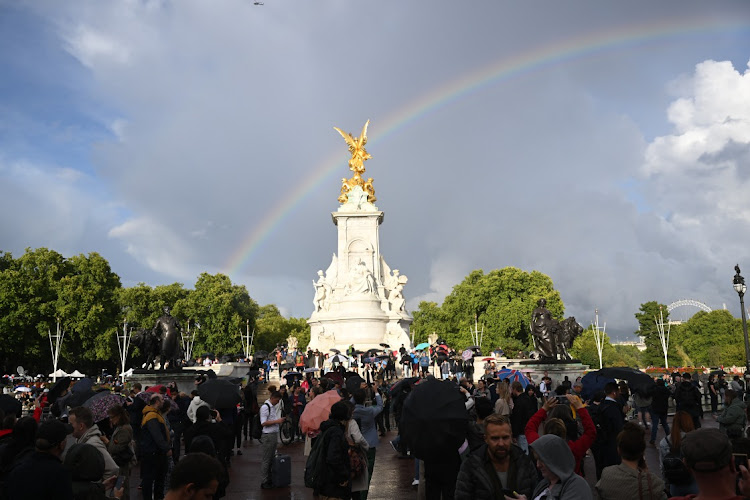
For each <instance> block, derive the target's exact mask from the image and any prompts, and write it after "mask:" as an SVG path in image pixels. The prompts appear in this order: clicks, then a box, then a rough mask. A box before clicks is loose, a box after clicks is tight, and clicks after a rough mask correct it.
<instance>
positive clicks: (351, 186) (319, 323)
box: [307, 121, 412, 352]
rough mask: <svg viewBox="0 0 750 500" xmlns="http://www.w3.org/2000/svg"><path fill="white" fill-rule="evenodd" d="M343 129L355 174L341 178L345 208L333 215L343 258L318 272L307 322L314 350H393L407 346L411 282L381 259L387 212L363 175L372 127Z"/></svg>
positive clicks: (341, 199) (340, 257)
mask: <svg viewBox="0 0 750 500" xmlns="http://www.w3.org/2000/svg"><path fill="white" fill-rule="evenodd" d="M368 124H369V121H368ZM336 130H338V129H336ZM338 131H339V133H340V134H341V135H342V136H343V137H344V139H345V140H346V142H347V144H349V151H350V152H351V154H352V158H351V159H350V160H349V168H350V169H351V170H352V171H353V172H354V176H353V177H352V178H351V179H342V187H341V196H339V202H340V203H341V206H339V208H338V210H337V211H336V212H333V213H332V214H331V215H332V217H333V223H334V224H336V226H337V227H338V256H337V254H336V253H334V254H333V258H332V259H331V264H330V265H329V266H328V269H327V270H326V271H325V272H323V271H322V270H320V271H318V279H317V280H313V285H314V287H315V296H314V298H313V305H314V309H313V313H312V315H311V316H310V319H309V320H308V321H307V322H308V324H309V325H310V348H312V349H319V350H321V351H323V352H328V350H329V349H331V348H334V347H335V348H338V349H340V350H341V351H342V352H344V351H345V350H346V348H347V347H348V346H349V345H351V344H354V346H355V348H357V349H360V350H366V349H369V348H371V347H378V346H379V344H381V343H385V344H388V345H389V346H390V347H391V348H392V349H398V348H399V347H401V344H404V345H405V346H407V347H408V346H409V344H410V340H409V325H410V324H411V322H412V318H411V316H410V315H409V313H408V312H407V311H406V306H405V301H404V296H403V289H404V285H406V282H407V281H408V279H407V277H406V276H404V275H402V274H400V273H399V271H398V269H393V270H391V269H390V268H389V267H388V264H386V262H385V259H384V258H383V256H382V255H380V236H379V233H378V228H379V226H380V224H381V223H382V222H383V212H381V211H380V210H378V207H376V206H375V205H374V202H375V201H377V200H376V198H375V189H374V188H373V184H372V179H371V178H370V179H367V181H364V180H363V179H362V177H361V174H362V173H364V171H365V169H364V161H365V160H368V159H369V158H370V155H369V154H368V153H367V151H366V150H365V148H364V145H365V144H366V143H367V124H365V127H364V129H363V130H362V135H361V136H360V137H358V138H355V137H352V136H351V134H345V133H343V132H341V131H340V130H338Z"/></svg>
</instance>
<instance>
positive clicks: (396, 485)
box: [131, 416, 718, 500]
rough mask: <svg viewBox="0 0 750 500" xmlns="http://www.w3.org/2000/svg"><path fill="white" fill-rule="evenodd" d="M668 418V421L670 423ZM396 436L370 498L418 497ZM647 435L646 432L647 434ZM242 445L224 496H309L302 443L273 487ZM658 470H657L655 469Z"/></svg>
mask: <svg viewBox="0 0 750 500" xmlns="http://www.w3.org/2000/svg"><path fill="white" fill-rule="evenodd" d="M671 420H672V419H671V418H670V424H671ZM704 426H705V427H718V425H717V424H716V422H714V421H713V419H712V418H710V416H708V417H707V418H706V419H705V420H704ZM393 437H395V432H391V433H389V434H388V435H386V437H384V438H381V445H380V446H379V447H378V451H377V455H376V458H375V471H374V473H373V478H372V484H371V486H370V493H369V496H368V498H370V499H372V500H381V499H383V500H385V499H397V500H398V499H417V488H416V487H412V486H411V483H412V480H413V478H414V461H413V460H411V459H400V458H398V457H397V455H396V453H395V452H394V451H393V449H392V448H391V447H390V445H389V444H388V439H392V438H393ZM647 437H648V434H647ZM663 437H664V431H663V430H662V429H659V433H658V437H657V443H658V441H660V440H661V439H662V438H663ZM245 444H246V446H244V447H243V448H242V451H243V454H242V455H241V456H235V457H233V458H232V467H231V470H230V477H231V483H230V484H229V487H228V488H227V496H226V498H227V499H231V500H234V499H237V500H244V499H247V500H255V499H262V500H272V499H273V500H277V499H278V500H280V499H293V500H298V499H312V498H313V496H312V490H310V489H309V488H305V485H304V481H303V472H304V468H305V458H306V457H304V456H303V454H302V453H303V445H302V443H293V444H290V445H288V446H279V453H283V454H287V455H289V456H290V457H291V458H292V485H291V487H289V488H281V489H276V490H262V489H261V488H260V475H259V470H260V458H261V448H260V445H258V444H257V442H256V444H249V443H245ZM646 461H647V463H648V466H649V468H650V469H651V470H652V471H658V470H659V455H658V449H657V448H655V447H651V446H648V447H647V448H646ZM584 470H585V473H586V479H587V480H588V481H589V483H590V484H591V485H592V487H593V485H594V483H595V479H594V478H595V477H596V476H595V470H594V460H593V458H591V457H587V458H586V463H585V464H584ZM657 474H658V472H657ZM131 479H132V485H133V490H132V491H133V493H134V495H133V498H139V497H138V496H137V495H135V493H136V490H135V486H136V485H137V484H138V479H137V474H136V473H134V474H133V476H132V478H131Z"/></svg>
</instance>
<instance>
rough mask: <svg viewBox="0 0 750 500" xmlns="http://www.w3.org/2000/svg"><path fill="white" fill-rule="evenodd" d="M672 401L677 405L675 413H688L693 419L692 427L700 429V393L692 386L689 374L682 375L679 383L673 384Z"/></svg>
mask: <svg viewBox="0 0 750 500" xmlns="http://www.w3.org/2000/svg"><path fill="white" fill-rule="evenodd" d="M674 400H675V402H676V403H677V411H680V410H683V411H686V412H688V413H689V414H690V416H691V417H693V426H694V427H695V428H696V429H700V427H701V422H700V412H701V409H700V406H701V393H700V391H699V390H698V389H697V388H696V387H695V386H694V385H693V384H692V382H691V376H690V374H689V373H684V374H683V375H682V380H681V382H680V383H679V384H675V391H674Z"/></svg>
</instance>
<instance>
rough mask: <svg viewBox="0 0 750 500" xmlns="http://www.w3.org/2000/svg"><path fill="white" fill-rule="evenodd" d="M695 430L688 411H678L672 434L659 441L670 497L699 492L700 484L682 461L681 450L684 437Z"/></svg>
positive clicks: (663, 473) (662, 469)
mask: <svg viewBox="0 0 750 500" xmlns="http://www.w3.org/2000/svg"><path fill="white" fill-rule="evenodd" d="M694 430H695V426H694V425H693V417H692V416H691V415H690V414H689V413H688V412H686V411H678V412H677V413H675V415H674V419H673V420H672V432H671V434H670V435H669V436H666V437H664V439H662V440H661V442H660V443H659V463H660V464H661V472H662V477H663V478H664V482H665V483H666V484H668V485H669V496H670V497H674V496H685V495H690V494H692V493H696V494H697V493H698V484H697V483H696V482H695V478H694V477H693V476H692V474H691V473H690V471H689V470H688V469H687V467H685V464H684V463H683V462H682V452H681V451H680V445H681V444H682V440H683V438H684V437H685V435H687V433H688V432H692V431H694Z"/></svg>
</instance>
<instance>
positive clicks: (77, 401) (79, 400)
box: [65, 386, 96, 408]
mask: <svg viewBox="0 0 750 500" xmlns="http://www.w3.org/2000/svg"><path fill="white" fill-rule="evenodd" d="M73 389H74V390H73V391H71V395H70V397H68V398H66V399H65V406H69V407H71V408H75V407H76V406H83V403H85V402H86V401H88V400H89V399H91V398H92V397H93V396H94V395H95V394H96V393H95V392H94V391H92V390H91V389H89V390H88V391H85V392H80V391H79V392H75V386H73Z"/></svg>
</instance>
